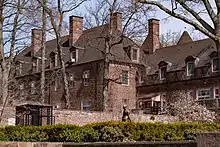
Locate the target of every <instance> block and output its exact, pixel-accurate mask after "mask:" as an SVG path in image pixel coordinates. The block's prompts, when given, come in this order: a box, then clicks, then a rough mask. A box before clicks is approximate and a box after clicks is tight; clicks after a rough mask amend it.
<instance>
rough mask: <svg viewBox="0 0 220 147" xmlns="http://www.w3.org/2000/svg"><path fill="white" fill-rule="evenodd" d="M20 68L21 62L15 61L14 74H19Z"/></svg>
mask: <svg viewBox="0 0 220 147" xmlns="http://www.w3.org/2000/svg"><path fill="white" fill-rule="evenodd" d="M21 68H22V64H21V63H20V62H19V63H17V64H16V66H15V70H16V75H21Z"/></svg>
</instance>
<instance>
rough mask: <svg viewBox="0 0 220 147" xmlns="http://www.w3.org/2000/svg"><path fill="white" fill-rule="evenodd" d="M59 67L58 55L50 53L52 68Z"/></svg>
mask: <svg viewBox="0 0 220 147" xmlns="http://www.w3.org/2000/svg"><path fill="white" fill-rule="evenodd" d="M54 67H57V53H55V52H52V53H50V68H54Z"/></svg>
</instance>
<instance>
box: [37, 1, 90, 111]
mask: <svg viewBox="0 0 220 147" xmlns="http://www.w3.org/2000/svg"><path fill="white" fill-rule="evenodd" d="M85 1H86V0H79V1H74V2H67V1H66V3H65V2H64V1H61V0H57V7H56V6H55V7H52V8H51V7H49V6H48V5H46V4H45V3H43V2H42V1H41V0H38V2H39V4H40V5H41V6H42V7H43V8H44V9H45V11H46V13H47V14H48V16H49V17H50V18H49V19H50V22H51V25H52V28H53V31H54V33H55V36H56V42H57V51H58V57H59V61H60V65H61V72H62V80H63V88H64V95H63V96H64V97H65V100H66V108H69V107H70V100H69V97H70V95H69V88H68V79H67V76H66V69H65V63H64V60H63V50H62V43H61V33H62V25H63V19H64V14H65V13H67V12H71V11H73V10H74V9H76V8H77V7H79V6H80V5H81V4H82V3H83V2H85ZM52 2H54V1H52ZM62 4H63V5H62ZM57 15H58V18H59V20H58V23H57V22H56V18H57Z"/></svg>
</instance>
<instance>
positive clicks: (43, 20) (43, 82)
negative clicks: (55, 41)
mask: <svg viewBox="0 0 220 147" xmlns="http://www.w3.org/2000/svg"><path fill="white" fill-rule="evenodd" d="M43 3H44V5H46V0H44V1H43ZM46 21H47V20H46V11H45V8H44V7H43V13H42V44H41V45H42V46H41V97H40V101H41V103H44V102H45V48H46V46H45V43H46ZM48 103H49V102H48Z"/></svg>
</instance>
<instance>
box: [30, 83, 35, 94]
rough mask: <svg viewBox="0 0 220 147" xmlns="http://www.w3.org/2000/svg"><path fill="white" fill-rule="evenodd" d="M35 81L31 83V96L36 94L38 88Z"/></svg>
mask: <svg viewBox="0 0 220 147" xmlns="http://www.w3.org/2000/svg"><path fill="white" fill-rule="evenodd" d="M35 86H36V85H35V81H32V82H31V94H36V87H35Z"/></svg>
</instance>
